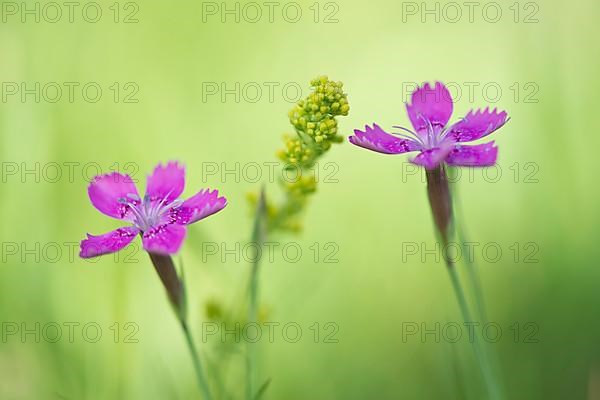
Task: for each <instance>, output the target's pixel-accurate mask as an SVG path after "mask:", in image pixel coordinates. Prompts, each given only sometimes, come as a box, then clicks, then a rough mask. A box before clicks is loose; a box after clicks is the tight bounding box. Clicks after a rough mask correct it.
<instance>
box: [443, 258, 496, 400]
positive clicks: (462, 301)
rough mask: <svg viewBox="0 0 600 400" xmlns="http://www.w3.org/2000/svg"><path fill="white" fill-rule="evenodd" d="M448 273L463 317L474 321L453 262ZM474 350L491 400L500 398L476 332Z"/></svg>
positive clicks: (473, 342) (467, 320)
mask: <svg viewBox="0 0 600 400" xmlns="http://www.w3.org/2000/svg"><path fill="white" fill-rule="evenodd" d="M446 269H447V270H448V273H449V274H450V280H451V281H452V287H453V289H454V294H455V295H456V299H457V300H458V304H459V307H460V311H461V313H462V317H463V319H464V321H465V323H472V322H473V319H472V318H471V313H470V311H469V306H468V305H467V300H466V298H465V294H464V291H463V289H462V285H461V284H460V279H459V278H458V273H457V272H456V268H454V266H453V265H452V264H450V263H449V264H448V268H446ZM472 344H473V350H474V351H475V357H476V358H477V361H478V363H479V366H480V368H481V373H482V374H483V379H484V380H485V382H486V386H487V388H488V392H489V395H490V399H491V400H497V399H500V398H501V397H500V394H499V393H500V391H499V388H498V385H497V383H496V380H495V378H494V374H493V371H492V368H491V365H490V363H489V360H488V358H487V354H486V351H485V350H484V349H483V347H482V346H481V342H480V341H479V338H478V335H477V334H475V335H473V337H472Z"/></svg>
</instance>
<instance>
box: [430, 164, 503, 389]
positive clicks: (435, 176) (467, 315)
mask: <svg viewBox="0 0 600 400" xmlns="http://www.w3.org/2000/svg"><path fill="white" fill-rule="evenodd" d="M427 194H428V197H429V203H430V205H431V212H432V216H433V220H434V223H435V227H436V232H437V234H438V237H439V241H440V242H441V244H442V245H443V246H447V245H448V244H449V243H450V239H451V238H452V237H453V236H455V235H453V234H454V231H455V229H456V225H455V221H454V220H455V218H454V217H453V209H452V197H451V193H450V188H449V185H448V178H447V176H446V169H445V167H444V166H443V165H440V166H438V167H437V168H435V169H432V170H427ZM442 256H443V258H444V261H445V262H446V266H447V270H448V273H449V274H450V280H451V281H452V287H453V288H454V294H455V295H456V299H457V300H458V304H459V306H460V311H461V313H462V316H463V319H464V321H465V323H471V322H474V321H473V319H472V317H471V312H470V310H469V306H468V303H467V300H466V297H465V293H464V291H463V288H462V285H461V284H460V279H459V277H458V272H457V270H456V266H455V265H454V263H453V262H452V260H450V259H449V258H448V257H447V255H446V254H444V253H443V252H442ZM482 297H483V296H482ZM478 307H480V305H479V304H478ZM480 311H481V309H480ZM472 344H473V350H474V351H475V357H476V358H477V361H478V364H479V367H480V369H481V372H482V375H483V378H484V380H485V383H486V387H487V390H488V393H489V396H490V399H491V400H498V399H500V398H501V396H500V391H499V386H498V384H497V382H496V379H495V375H494V373H493V370H492V367H491V364H490V362H489V359H488V355H487V351H486V349H485V348H484V347H483V346H482V343H481V342H480V341H479V339H478V337H477V335H476V334H475V335H474V336H473V340H472Z"/></svg>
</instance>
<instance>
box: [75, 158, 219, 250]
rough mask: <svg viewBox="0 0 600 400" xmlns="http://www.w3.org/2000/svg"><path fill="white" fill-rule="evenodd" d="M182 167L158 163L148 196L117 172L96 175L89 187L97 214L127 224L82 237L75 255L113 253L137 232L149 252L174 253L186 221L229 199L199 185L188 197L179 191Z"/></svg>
mask: <svg viewBox="0 0 600 400" xmlns="http://www.w3.org/2000/svg"><path fill="white" fill-rule="evenodd" d="M184 182H185V170H184V168H183V166H180V165H179V164H178V163H177V162H169V163H168V164H167V165H166V166H162V165H160V164H159V165H158V166H156V168H155V169H154V172H153V173H152V175H151V176H149V177H148V181H147V188H146V194H145V196H144V198H143V199H141V198H140V196H139V195H138V191H137V188H136V187H135V185H134V183H133V181H132V179H131V178H130V177H129V176H128V175H123V174H119V173H116V172H113V173H110V174H106V175H100V176H96V177H95V178H94V180H93V181H92V182H91V183H90V186H89V187H88V194H89V196H90V200H91V202H92V204H93V205H94V207H96V208H97V209H98V210H99V211H100V212H101V213H103V214H106V215H108V216H109V217H113V218H116V219H120V220H123V221H126V222H129V223H131V224H132V225H131V226H125V227H122V228H119V229H117V230H114V231H111V232H108V233H105V234H103V235H99V236H94V235H90V234H88V235H87V239H84V240H82V241H81V245H80V249H81V250H80V253H79V256H80V257H82V258H89V257H95V256H100V255H103V254H109V253H114V252H117V251H119V250H121V249H123V248H125V247H126V246H127V245H128V244H129V243H131V241H132V240H133V238H134V237H135V236H136V235H138V234H140V235H141V236H142V244H143V246H144V249H145V250H146V251H148V252H149V253H155V254H163V255H167V254H173V253H176V252H177V251H178V250H179V248H180V247H181V244H182V243H183V239H184V238H185V234H186V227H185V226H186V225H188V224H192V223H194V222H196V221H199V220H201V219H203V218H206V217H208V216H209V215H212V214H214V213H216V212H219V211H221V210H222V209H223V208H224V207H225V206H226V205H227V200H226V199H225V198H224V197H219V194H218V191H216V190H213V191H210V190H209V189H203V190H201V191H199V192H198V193H197V194H195V195H194V196H192V197H190V198H189V199H187V200H180V199H178V197H179V196H180V195H181V193H182V192H183V187H184Z"/></svg>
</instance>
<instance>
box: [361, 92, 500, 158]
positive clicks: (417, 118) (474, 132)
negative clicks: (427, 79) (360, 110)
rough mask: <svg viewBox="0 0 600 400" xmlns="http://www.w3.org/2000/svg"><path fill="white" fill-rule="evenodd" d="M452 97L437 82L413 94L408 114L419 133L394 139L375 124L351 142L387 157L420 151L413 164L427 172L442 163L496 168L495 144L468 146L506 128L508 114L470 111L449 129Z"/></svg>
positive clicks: (407, 109) (401, 135)
mask: <svg viewBox="0 0 600 400" xmlns="http://www.w3.org/2000/svg"><path fill="white" fill-rule="evenodd" d="M452 109H453V105H452V96H451V95H450V92H449V91H448V89H447V88H446V87H445V86H444V85H443V84H442V83H441V82H436V83H435V87H433V88H432V87H431V86H430V85H429V83H427V84H425V85H424V86H422V87H419V88H417V90H415V91H414V92H413V93H412V97H411V103H410V104H406V111H407V112H408V117H409V118H410V122H411V123H412V126H413V128H414V129H415V131H414V132H413V131H411V130H409V129H406V128H402V127H399V126H394V128H398V129H402V130H403V131H405V132H408V133H410V136H409V135H406V134H401V133H395V134H394V135H396V136H393V135H391V134H389V133H387V132H385V131H384V130H383V129H381V128H380V127H379V125H377V124H373V127H370V126H368V125H367V126H365V130H364V131H360V130H358V129H355V130H354V136H350V137H349V140H350V142H351V143H352V144H355V145H357V146H360V147H364V148H366V149H369V150H373V151H376V152H379V153H384V154H402V153H407V152H411V151H419V154H417V156H416V157H414V158H413V159H411V160H410V161H411V162H413V163H415V164H418V165H422V166H423V167H425V168H426V169H434V168H436V167H437V166H438V165H440V163H442V162H445V163H447V164H449V165H457V166H467V167H485V166H490V165H494V164H495V163H496V158H497V156H498V148H497V147H496V146H495V145H494V142H493V141H492V142H488V143H483V144H478V145H464V144H463V143H464V142H472V141H474V140H478V139H481V138H483V137H485V136H487V135H489V134H490V133H492V132H494V131H495V130H497V129H499V128H500V127H502V126H503V125H504V124H505V123H506V122H507V121H508V116H507V114H506V112H504V111H502V112H498V111H497V110H495V109H494V110H493V111H490V110H489V109H488V108H486V109H485V110H481V109H479V110H477V111H473V110H471V111H469V113H468V114H467V115H466V116H465V117H464V118H463V119H461V120H460V121H458V122H456V123H455V124H453V125H448V121H449V120H450V116H451V115H452Z"/></svg>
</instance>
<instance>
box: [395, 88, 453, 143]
mask: <svg viewBox="0 0 600 400" xmlns="http://www.w3.org/2000/svg"><path fill="white" fill-rule="evenodd" d="M452 108H453V105H452V96H451V95H450V92H449V91H448V89H447V88H446V86H444V85H443V84H442V83H441V82H436V83H435V87H433V88H432V87H431V86H430V85H429V83H426V84H425V85H424V86H422V87H419V88H417V90H415V91H414V92H413V94H412V96H411V102H410V103H407V104H406V111H407V112H408V117H409V118H410V122H412V125H413V127H414V128H415V130H416V131H417V133H419V134H421V135H423V134H426V133H427V132H428V128H429V124H431V126H432V128H433V131H434V134H438V133H439V132H440V131H441V130H442V129H443V128H444V127H445V126H446V124H447V123H448V121H449V120H450V116H452Z"/></svg>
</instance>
